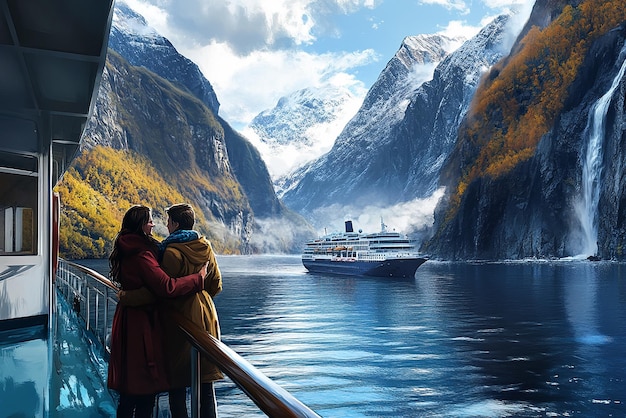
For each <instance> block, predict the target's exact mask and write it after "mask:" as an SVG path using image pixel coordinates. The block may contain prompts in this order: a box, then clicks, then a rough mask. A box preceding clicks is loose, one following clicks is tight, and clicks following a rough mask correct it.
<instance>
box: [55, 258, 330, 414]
mask: <svg viewBox="0 0 626 418" xmlns="http://www.w3.org/2000/svg"><path fill="white" fill-rule="evenodd" d="M55 285H56V287H57V289H58V290H59V292H60V294H61V295H63V297H64V298H66V299H67V301H68V302H69V303H70V304H71V306H72V307H73V309H74V310H75V311H76V313H77V314H78V316H79V318H81V320H82V323H83V325H84V327H85V330H86V331H87V332H89V333H90V335H93V336H94V337H95V340H96V341H97V342H98V343H99V344H101V349H102V350H103V354H104V355H105V356H106V357H107V358H108V354H109V353H110V335H111V324H112V320H113V314H114V312H115V308H116V306H117V292H118V290H119V289H118V288H116V287H115V286H114V285H113V283H112V282H111V281H110V280H109V279H107V278H106V277H104V276H103V275H101V274H99V273H98V272H96V271H94V270H92V269H89V268H87V267H84V266H81V265H79V264H76V263H73V262H70V261H67V260H63V259H61V260H59V268H58V270H57V274H56V278H55ZM168 314H171V315H172V316H173V318H174V319H175V321H176V322H177V324H178V326H179V327H180V329H181V330H182V331H183V332H184V333H185V335H186V336H187V339H188V340H189V342H190V343H191V345H192V349H191V350H192V352H191V354H192V356H191V358H192V361H191V363H192V364H191V365H190V367H191V369H192V370H191V372H192V382H191V383H192V385H191V413H192V415H191V416H192V417H199V416H200V403H199V393H200V373H199V367H200V356H206V357H207V358H208V359H209V360H210V361H211V362H212V363H213V364H215V365H216V366H217V367H219V368H220V369H221V370H222V372H223V373H224V374H225V375H227V376H228V377H229V378H230V379H231V380H232V382H233V383H234V384H235V385H236V386H237V387H239V389H241V390H242V391H243V392H244V393H245V394H246V395H247V396H248V397H249V398H250V399H251V400H252V401H253V402H254V403H255V404H256V405H257V406H258V407H259V409H260V410H261V411H263V412H264V413H265V414H266V415H267V416H268V417H280V418H283V417H284V418H289V417H294V418H296V417H302V418H306V417H317V418H319V415H318V414H317V413H316V412H314V411H313V410H311V409H310V408H309V407H308V406H306V405H305V404H303V403H302V402H300V401H299V400H298V399H296V398H295V397H294V396H293V395H292V394H290V393H289V392H288V391H286V390H285V389H283V388H282V387H281V386H279V385H278V384H276V383H275V382H274V381H272V380H271V379H270V378H268V377H267V376H265V375H264V374H263V373H262V372H261V371H259V370H258V369H257V368H256V367H254V366H253V365H252V364H251V363H249V362H248V361H247V360H245V359H244V358H243V357H241V356H240V355H239V354H237V353H236V352H235V351H234V350H232V349H231V348H230V347H228V346H227V345H226V344H224V343H222V342H221V341H219V340H217V339H216V338H214V337H212V336H211V335H210V334H208V333H207V332H205V331H204V330H203V329H201V328H200V327H198V326H197V325H196V324H194V323H193V322H191V321H190V320H188V319H187V318H186V317H185V316H184V315H181V314H180V313H179V312H177V311H175V310H171V311H170V312H168ZM156 415H158V411H156V410H155V416H156Z"/></svg>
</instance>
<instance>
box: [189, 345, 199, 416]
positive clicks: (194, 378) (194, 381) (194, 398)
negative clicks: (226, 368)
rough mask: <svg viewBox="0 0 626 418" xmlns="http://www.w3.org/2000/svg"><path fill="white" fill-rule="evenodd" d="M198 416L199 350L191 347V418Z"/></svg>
mask: <svg viewBox="0 0 626 418" xmlns="http://www.w3.org/2000/svg"><path fill="white" fill-rule="evenodd" d="M199 417H200V352H199V351H198V349H197V348H196V347H194V346H192V347H191V418H199Z"/></svg>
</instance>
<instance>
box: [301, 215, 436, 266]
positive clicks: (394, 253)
mask: <svg viewBox="0 0 626 418" xmlns="http://www.w3.org/2000/svg"><path fill="white" fill-rule="evenodd" d="M386 229H387V228H386V225H385V224H384V222H383V221H382V219H381V231H380V232H375V233H372V234H364V233H362V232H361V231H359V232H354V229H353V226H352V221H346V222H345V232H340V233H332V234H328V235H325V236H323V237H321V238H318V239H314V240H311V241H308V242H307V243H306V245H305V248H304V251H303V253H302V264H303V265H304V267H305V268H306V269H307V270H308V271H310V272H314V273H331V274H344V275H351V276H354V275H363V276H376V277H414V276H415V271H416V270H417V268H418V267H419V266H421V265H422V264H424V263H425V262H426V260H428V257H425V256H422V255H420V254H419V252H418V250H417V245H416V243H415V241H414V240H411V239H409V238H408V237H407V236H405V235H402V234H400V233H399V232H395V231H392V232H389V231H387V230H386Z"/></svg>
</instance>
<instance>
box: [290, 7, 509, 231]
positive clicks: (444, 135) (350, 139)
mask: <svg viewBox="0 0 626 418" xmlns="http://www.w3.org/2000/svg"><path fill="white" fill-rule="evenodd" d="M508 22H509V16H508V15H504V16H500V17H498V18H497V19H495V20H494V21H493V22H492V23H490V24H489V25H487V26H486V27H485V28H484V29H483V30H481V31H480V33H478V34H477V35H476V36H474V37H473V38H472V39H469V40H467V41H466V42H464V43H463V44H462V45H461V46H460V47H458V48H457V49H455V50H454V51H453V52H452V53H449V52H448V51H450V48H449V47H447V46H448V45H450V43H451V42H453V41H455V40H451V39H447V38H442V37H439V36H437V35H434V36H433V35H431V36H419V37H413V38H407V39H406V40H405V42H404V43H403V45H402V47H401V48H400V50H399V51H398V52H397V53H396V55H395V56H394V58H393V59H392V60H390V62H389V63H388V65H387V67H386V68H385V70H384V71H383V72H382V73H381V75H380V77H379V79H378V80H377V82H376V83H375V84H374V85H373V86H372V88H371V89H370V91H369V92H368V94H367V96H366V99H365V101H364V103H363V106H362V107H361V109H360V110H359V112H358V113H357V115H356V116H355V117H354V118H353V119H352V120H351V121H350V123H349V124H348V125H347V126H346V127H345V129H344V130H343V132H342V133H341V135H340V136H339V137H338V138H337V140H336V142H335V144H334V146H333V148H332V149H331V150H330V151H329V152H328V153H327V154H326V155H324V156H323V157H321V158H319V159H318V160H316V161H314V162H312V163H310V164H309V165H307V166H306V167H304V168H302V169H301V170H299V171H298V172H297V173H296V174H295V175H294V176H293V182H292V184H291V185H289V189H288V190H287V191H286V192H285V193H284V195H283V200H284V202H285V203H286V204H287V205H288V206H289V207H291V208H293V209H294V210H297V211H299V212H301V213H303V214H304V215H305V216H307V217H309V218H310V219H312V222H314V223H316V222H317V223H322V224H323V223H327V222H329V221H330V218H331V217H332V216H337V213H338V212H340V216H341V215H343V214H344V213H351V214H352V216H360V215H363V214H365V212H375V213H372V214H371V216H373V217H374V218H376V216H377V215H379V213H382V211H383V209H382V208H383V207H390V206H392V205H399V204H406V203H407V202H415V201H416V199H428V198H429V197H430V196H432V195H435V196H436V193H439V192H437V191H436V190H437V183H438V179H439V170H440V167H441V166H442V164H443V162H444V161H445V159H446V156H447V155H448V154H449V153H450V152H451V150H452V148H453V147H454V144H455V142H456V134H457V129H458V126H459V124H460V122H461V120H462V118H463V115H464V114H465V112H466V111H467V108H468V107H469V103H470V100H471V98H472V95H473V93H474V91H475V89H476V86H477V84H478V81H479V79H480V76H481V75H482V74H484V73H485V71H487V69H489V68H490V67H491V66H492V65H493V64H494V63H496V62H497V61H498V60H499V59H500V58H501V57H502V56H503V55H505V54H506V53H508V47H510V44H511V41H510V36H509V35H508V32H507V23H508ZM417 41H419V42H417ZM456 41H458V40H456ZM431 45H433V46H435V47H434V48H432V47H426V46H431ZM418 51H426V52H425V53H423V52H420V53H419V54H418V53H417V52H418ZM444 57H445V58H444ZM442 58H443V59H442ZM423 62H430V63H432V65H433V67H435V69H434V74H433V76H432V79H430V80H428V81H426V80H424V79H423V78H421V79H420V78H419V77H416V71H417V69H420V68H423V67H422V66H420V65H418V64H420V63H423ZM374 204H376V205H377V206H378V207H377V208H373V206H374ZM429 205H431V206H432V207H434V204H433V203H429ZM402 210H414V209H413V208H403V209H402ZM418 210H419V209H418ZM422 215H424V216H420V220H416V219H413V220H412V221H408V222H407V223H408V224H411V226H412V227H413V228H415V229H419V228H423V227H424V226H425V225H428V224H431V223H432V208H431V210H430V214H428V213H424V214H422ZM391 216H396V215H391ZM414 218H415V217H414ZM416 223H417V224H416Z"/></svg>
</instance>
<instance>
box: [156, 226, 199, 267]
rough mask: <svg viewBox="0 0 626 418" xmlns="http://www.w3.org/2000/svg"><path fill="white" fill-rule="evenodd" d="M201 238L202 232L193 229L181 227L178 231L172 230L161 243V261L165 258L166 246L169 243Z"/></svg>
mask: <svg viewBox="0 0 626 418" xmlns="http://www.w3.org/2000/svg"><path fill="white" fill-rule="evenodd" d="M198 238H200V234H199V233H198V232H196V231H194V230H191V229H179V230H177V231H174V232H172V233H171V234H170V235H169V236H168V237H167V238H165V239H164V240H163V241H161V243H160V244H159V261H161V260H162V259H163V253H164V252H165V248H167V246H168V245H170V244H174V243H177V242H190V241H195V240H197V239H198Z"/></svg>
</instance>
